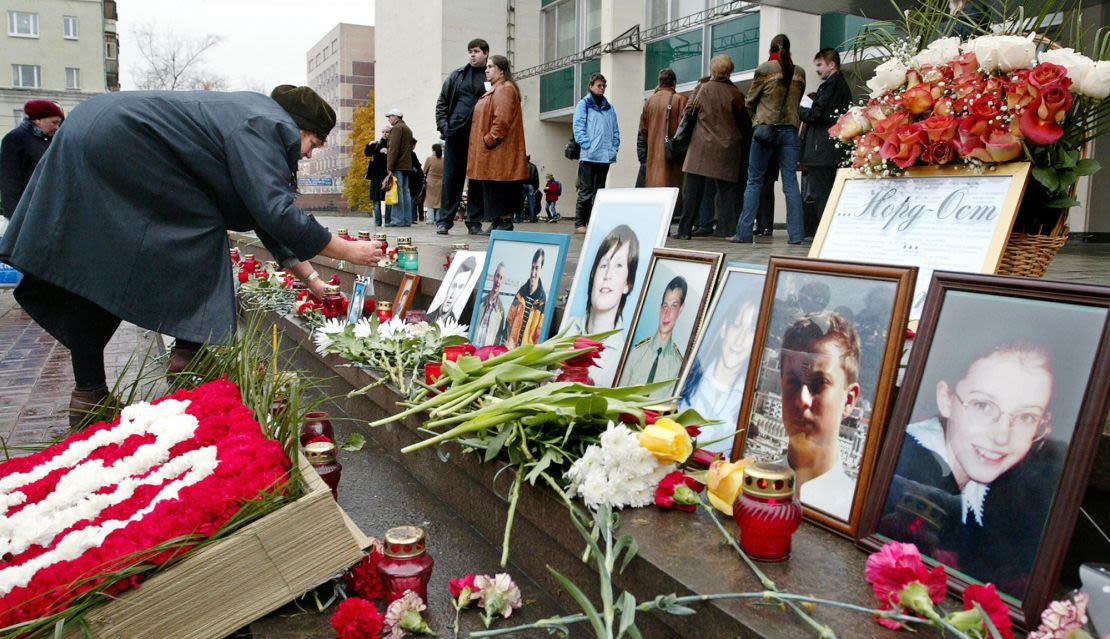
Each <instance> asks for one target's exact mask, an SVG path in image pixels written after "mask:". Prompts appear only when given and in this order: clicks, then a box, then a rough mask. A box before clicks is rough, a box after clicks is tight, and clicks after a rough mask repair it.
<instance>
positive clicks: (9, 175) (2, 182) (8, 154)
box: [0, 100, 65, 235]
mask: <svg viewBox="0 0 1110 639" xmlns="http://www.w3.org/2000/svg"><path fill="white" fill-rule="evenodd" d="M23 113H24V114H25V115H26V116H27V117H26V118H25V119H24V120H23V121H22V122H20V123H19V126H17V127H15V128H14V129H12V130H11V131H10V132H8V134H7V135H5V136H4V141H3V143H0V207H2V208H0V213H2V214H3V215H4V217H6V218H8V219H11V217H12V213H15V205H16V204H19V198H21V197H22V196H23V190H24V189H26V188H27V182H28V181H30V179H31V174H32V173H34V172H35V167H36V166H38V163H39V160H41V159H42V155H43V154H44V153H46V149H47V148H48V147H49V146H50V138H52V137H53V136H54V133H55V132H56V131H57V130H58V127H59V126H60V125H61V124H62V120H64V119H65V113H63V112H62V108H61V107H60V106H58V105H57V104H55V103H53V102H51V101H50V100H28V101H27V104H24V105H23ZM2 234H3V233H0V235H2Z"/></svg>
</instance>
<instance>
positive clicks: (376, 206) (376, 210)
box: [374, 200, 382, 226]
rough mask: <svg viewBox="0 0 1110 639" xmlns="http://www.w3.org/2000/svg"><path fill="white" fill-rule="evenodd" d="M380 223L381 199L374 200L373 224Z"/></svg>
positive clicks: (377, 224)
mask: <svg viewBox="0 0 1110 639" xmlns="http://www.w3.org/2000/svg"><path fill="white" fill-rule="evenodd" d="M381 225H382V203H381V200H374V226H381Z"/></svg>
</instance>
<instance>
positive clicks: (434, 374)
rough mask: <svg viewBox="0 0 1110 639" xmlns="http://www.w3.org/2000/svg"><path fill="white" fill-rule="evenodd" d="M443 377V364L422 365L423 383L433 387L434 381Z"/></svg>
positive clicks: (429, 363) (430, 363)
mask: <svg viewBox="0 0 1110 639" xmlns="http://www.w3.org/2000/svg"><path fill="white" fill-rule="evenodd" d="M440 377H443V364H442V363H441V362H428V363H427V364H424V383H425V384H427V385H428V386H435V383H436V380H438V379H439V378H440Z"/></svg>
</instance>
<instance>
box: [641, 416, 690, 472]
mask: <svg viewBox="0 0 1110 639" xmlns="http://www.w3.org/2000/svg"><path fill="white" fill-rule="evenodd" d="M640 446H642V447H644V448H646V449H647V450H648V451H649V452H650V453H651V454H652V455H655V458H656V459H657V460H659V463H661V464H673V463H677V464H681V463H682V462H684V461H686V458H687V457H689V456H690V453H692V452H694V443H693V442H692V441H690V434H689V433H687V432H686V427H684V426H683V425H682V424H679V423H678V422H676V421H674V420H673V419H669V418H667V417H660V418H659V419H657V420H655V423H654V424H649V425H648V426H647V427H646V428H644V430H642V431H640Z"/></svg>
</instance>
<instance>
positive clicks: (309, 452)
mask: <svg viewBox="0 0 1110 639" xmlns="http://www.w3.org/2000/svg"><path fill="white" fill-rule="evenodd" d="M335 451H336V448H335V444H331V443H328V442H316V443H314V444H309V445H308V446H305V447H304V456H305V458H307V459H308V463H309V464H312V468H313V469H315V470H316V474H317V475H319V476H320V479H322V480H324V483H325V484H327V485H328V488H330V489H331V496H332V497H333V498H334V499H339V478H340V476H342V474H343V466H342V465H341V464H340V463H339V462H338V461H337V460H336V459H335Z"/></svg>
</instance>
